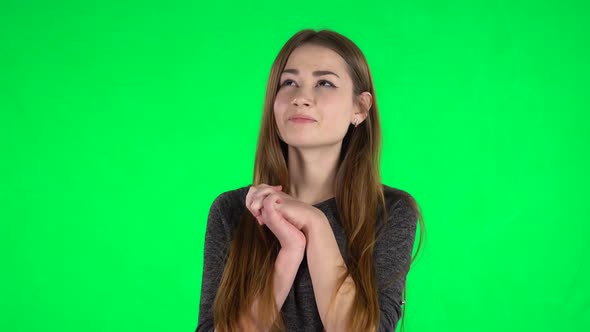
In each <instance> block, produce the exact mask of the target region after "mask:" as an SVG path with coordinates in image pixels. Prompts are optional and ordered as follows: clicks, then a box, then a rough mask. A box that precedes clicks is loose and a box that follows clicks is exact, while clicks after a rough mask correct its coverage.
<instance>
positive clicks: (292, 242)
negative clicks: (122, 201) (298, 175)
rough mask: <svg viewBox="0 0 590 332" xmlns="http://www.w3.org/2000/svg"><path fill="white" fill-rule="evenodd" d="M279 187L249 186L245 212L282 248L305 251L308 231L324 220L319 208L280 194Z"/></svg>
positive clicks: (283, 193) (285, 194)
mask: <svg viewBox="0 0 590 332" xmlns="http://www.w3.org/2000/svg"><path fill="white" fill-rule="evenodd" d="M281 189H282V186H281V185H278V186H270V185H267V184H260V185H258V186H251V187H250V189H249V190H248V194H247V195H246V202H245V203H246V208H247V209H248V210H249V211H250V212H251V213H252V215H253V216H254V217H255V218H256V219H257V220H258V223H259V224H260V225H261V226H264V225H265V226H266V227H268V228H269V229H270V231H271V232H273V234H274V235H275V236H276V237H277V240H279V242H280V244H281V248H283V249H287V250H305V247H306V243H307V240H306V236H307V234H308V232H309V229H310V227H312V225H313V224H314V223H317V222H319V221H318V220H319V219H320V218H322V217H325V216H324V214H323V212H322V211H321V210H319V209H318V208H316V207H314V206H312V205H310V204H307V203H304V202H302V201H300V200H298V199H296V198H294V197H292V196H290V195H289V194H287V193H285V192H283V191H281Z"/></svg>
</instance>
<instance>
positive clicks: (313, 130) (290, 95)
mask: <svg viewBox="0 0 590 332" xmlns="http://www.w3.org/2000/svg"><path fill="white" fill-rule="evenodd" d="M347 66H348V65H347V64H346V62H345V61H344V59H342V57H340V55H338V53H336V52H334V51H332V50H330V49H329V48H326V47H322V46H316V45H309V44H308V45H302V46H299V47H298V48H296V49H295V50H293V52H292V53H291V55H290V56H289V59H288V60H287V64H286V66H285V69H284V71H283V72H282V73H281V77H280V81H279V90H278V92H277V96H276V98H275V102H274V115H275V119H276V121H277V126H278V129H279V135H280V137H281V139H282V140H283V141H284V142H285V143H287V144H288V145H291V146H296V147H314V146H325V145H334V144H337V143H339V142H341V141H342V139H343V138H344V135H345V134H346V132H347V130H348V127H349V125H350V124H351V123H352V121H353V119H354V118H355V112H358V111H359V110H358V107H357V106H355V105H354V104H353V96H352V93H353V92H352V90H353V84H352V79H351V78H350V77H349V75H348V72H347ZM298 116H299V117H309V118H311V119H312V120H309V121H304V120H298V119H294V118H293V117H298ZM356 117H357V118H358V120H362V119H364V117H362V116H359V114H357V115H356Z"/></svg>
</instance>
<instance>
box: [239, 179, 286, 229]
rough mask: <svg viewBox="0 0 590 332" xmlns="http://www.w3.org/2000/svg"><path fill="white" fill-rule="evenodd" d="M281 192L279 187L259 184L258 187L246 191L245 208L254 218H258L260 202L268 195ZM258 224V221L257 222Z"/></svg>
mask: <svg viewBox="0 0 590 332" xmlns="http://www.w3.org/2000/svg"><path fill="white" fill-rule="evenodd" d="M277 190H281V185H278V186H269V185H267V184H261V185H259V186H252V187H250V190H248V194H247V195H246V208H248V210H250V212H251V213H252V215H254V217H259V216H260V209H261V208H262V202H263V201H264V199H265V198H266V196H268V195H269V194H272V193H274V192H276V191H277ZM259 222H260V221H259Z"/></svg>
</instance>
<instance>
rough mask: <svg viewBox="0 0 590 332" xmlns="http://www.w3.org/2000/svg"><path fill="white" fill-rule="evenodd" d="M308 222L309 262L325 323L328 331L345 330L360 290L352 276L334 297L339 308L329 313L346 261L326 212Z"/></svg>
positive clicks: (334, 304) (314, 290)
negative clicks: (331, 299)
mask: <svg viewBox="0 0 590 332" xmlns="http://www.w3.org/2000/svg"><path fill="white" fill-rule="evenodd" d="M308 225H309V226H307V228H304V229H303V231H304V233H305V237H306V238H307V264H308V266H309V274H310V276H311V282H312V285H313V292H314V294H315V300H316V304H317V307H318V311H319V314H320V318H321V320H322V324H323V325H324V329H325V330H326V332H331V331H345V330H346V326H347V325H348V324H347V323H348V321H347V319H346V318H347V317H348V312H349V311H350V308H351V306H352V302H353V299H354V296H355V293H356V288H355V286H354V282H353V281H352V278H351V277H350V276H348V278H347V279H346V280H345V282H344V284H343V285H342V287H341V288H340V291H339V292H338V294H337V295H336V297H335V299H334V303H333V307H334V308H338V310H332V312H330V313H328V304H329V301H330V297H331V295H332V293H333V292H334V289H335V288H336V282H337V280H338V277H339V276H340V275H341V274H342V273H343V272H344V271H345V270H344V269H346V264H345V262H344V259H343V258H342V255H341V254H340V249H339V248H338V243H337V242H336V238H335V237H334V232H333V231H332V227H331V226H330V222H329V221H328V219H327V218H326V216H325V215H324V214H323V213H319V214H318V215H317V219H316V220H314V221H313V222H310V223H308Z"/></svg>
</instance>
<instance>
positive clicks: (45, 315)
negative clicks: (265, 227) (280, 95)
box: [0, 0, 590, 332]
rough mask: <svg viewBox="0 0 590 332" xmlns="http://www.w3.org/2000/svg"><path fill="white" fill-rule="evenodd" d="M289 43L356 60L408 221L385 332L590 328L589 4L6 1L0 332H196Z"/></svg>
mask: <svg viewBox="0 0 590 332" xmlns="http://www.w3.org/2000/svg"><path fill="white" fill-rule="evenodd" d="M304 28H311V29H316V30H320V29H331V30H334V31H337V32H339V33H341V34H343V35H345V36H347V37H349V38H350V39H351V40H353V41H354V42H355V43H356V44H357V45H358V46H359V47H360V48H361V50H362V51H363V52H364V54H365V56H366V58H367V60H368V62H369V66H370V69H371V73H372V75H373V79H374V83H375V89H376V93H375V94H376V96H375V98H376V100H377V102H378V106H379V113H380V114H379V116H380V119H381V124H382V129H383V153H382V160H381V169H382V180H383V183H385V184H388V185H389V186H393V187H396V188H400V189H403V190H405V191H407V192H409V193H411V194H412V195H413V196H414V197H415V198H416V200H417V201H418V203H419V204H420V207H421V209H422V213H423V216H424V223H425V229H424V230H422V231H424V233H423V235H424V240H423V242H422V247H421V248H420V251H419V252H418V255H417V256H415V257H416V259H415V260H414V262H413V264H412V267H411V270H410V272H409V274H408V279H407V293H406V295H407V298H406V301H407V303H406V304H405V306H406V307H405V316H404V317H402V319H401V320H400V322H399V323H398V325H397V329H396V330H397V331H400V330H401V325H402V324H401V323H402V322H403V323H404V329H405V331H407V332H422V331H424V332H428V331H437V332H443V331H449V332H473V331H479V332H485V331H515V332H516V331H518V332H520V331H535V332H555V331H568V332H569V331H580V332H581V331H590V292H589V287H590V286H589V285H590V284H589V282H588V281H589V280H590V267H589V263H588V262H590V258H589V242H590V213H589V210H590V203H589V200H590V195H589V194H588V188H589V186H590V181H589V174H590V171H589V170H590V163H589V157H588V156H589V150H590V148H589V143H590V139H589V138H590V135H589V130H588V129H589V124H590V123H589V115H588V114H589V111H590V101H589V98H590V97H589V96H590V93H589V79H588V78H589V77H590V6H589V5H588V2H587V1H569V0H559V1H558V0H554V1H544V0H539V1H521V0H513V1H508V0H485V1H346V0H345V1H326V2H324V1H315V0H314V1H308V0H302V1H296V2H280V1H279V2H277V1H267V0H257V1H199V0H196V1H195V0H193V1H186V0H182V1H178V0H168V1H149V0H148V1H125V0H122V1H49V2H48V1H16V0H4V1H2V2H1V3H0V225H1V228H0V255H1V256H0V257H1V260H0V262H1V266H2V268H1V271H2V272H1V273H0V313H1V314H0V331H6V332H41V331H43V332H48V331H51V332H73V331H76V332H77V331H85V332H99V331H100V332H119V331H121V332H133V331H141V332H148V331H154V332H162V331H171V332H172V331H175V332H176V331H185V332H191V331H194V330H195V328H196V325H197V319H198V314H199V312H198V311H199V297H200V290H201V277H202V263H203V244H204V236H205V227H206V224H207V215H208V212H209V208H210V206H211V203H212V202H213V200H214V199H215V198H216V197H217V196H218V195H219V194H220V193H222V192H224V191H227V190H232V189H235V188H238V187H241V186H245V185H248V184H250V183H251V182H252V172H253V167H254V153H255V151H256V150H255V149H256V143H257V138H258V131H259V129H260V121H261V118H262V106H263V100H264V94H265V89H266V83H267V79H268V75H269V70H270V67H271V64H272V61H273V60H274V58H275V56H276V55H277V53H278V51H279V50H280V48H281V47H282V45H283V44H284V43H285V42H286V41H287V39H288V38H289V37H290V36H292V35H293V34H294V33H295V32H297V31H299V30H300V29H304ZM420 231H421V230H420V229H419V230H418V232H420ZM418 239H419V235H418V234H417V240H416V242H415V247H414V249H415V252H416V251H417V250H416V249H417V245H418Z"/></svg>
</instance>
